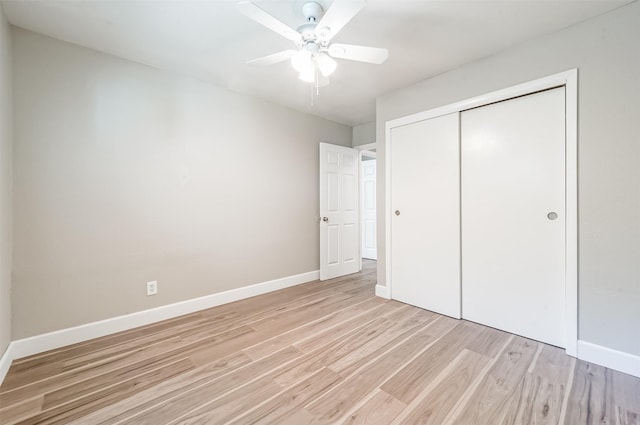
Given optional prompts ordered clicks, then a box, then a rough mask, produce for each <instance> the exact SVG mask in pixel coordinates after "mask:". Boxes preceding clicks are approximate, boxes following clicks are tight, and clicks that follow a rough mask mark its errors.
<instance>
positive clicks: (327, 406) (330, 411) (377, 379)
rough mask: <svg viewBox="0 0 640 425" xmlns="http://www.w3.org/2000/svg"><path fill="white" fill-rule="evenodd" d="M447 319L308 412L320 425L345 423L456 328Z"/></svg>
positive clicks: (336, 389) (354, 377) (356, 375)
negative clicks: (398, 372) (393, 377)
mask: <svg viewBox="0 0 640 425" xmlns="http://www.w3.org/2000/svg"><path fill="white" fill-rule="evenodd" d="M447 319H448V318H445V317H441V318H439V319H438V320H436V321H435V322H432V326H428V327H427V328H426V329H423V330H421V331H418V332H416V333H415V334H413V335H412V336H411V337H410V338H408V339H407V340H405V341H403V342H401V343H399V344H398V345H397V346H396V347H394V348H393V349H391V350H390V351H388V352H387V353H385V354H383V355H381V357H379V358H377V359H375V361H374V362H372V363H370V364H369V365H367V366H365V367H363V368H361V369H360V370H358V371H357V372H356V373H354V374H353V375H352V376H350V377H348V378H347V379H345V381H344V382H342V383H341V384H339V385H337V386H336V387H334V389H333V390H331V391H329V392H328V393H326V394H324V395H323V396H321V397H320V398H318V399H317V400H316V401H314V402H313V403H310V404H309V405H307V406H305V408H306V409H307V410H308V411H309V412H311V413H312V414H314V415H315V416H316V419H317V421H318V422H320V423H335V422H337V421H339V420H341V419H342V418H343V416H344V415H346V414H347V412H348V411H349V410H350V406H353V405H354V404H356V403H358V402H359V401H361V400H362V398H364V397H365V396H366V395H367V394H369V393H371V392H372V391H373V390H375V389H376V388H378V387H379V386H380V384H382V383H383V382H384V381H385V380H386V379H388V378H389V376H390V375H391V374H393V373H394V371H395V370H397V369H398V368H399V367H400V366H401V365H404V364H405V363H406V362H408V361H410V360H411V359H412V358H413V357H414V356H416V355H418V354H419V353H420V352H422V351H423V350H424V348H425V347H428V346H429V344H430V343H432V342H434V341H435V340H438V339H439V338H441V337H442V336H443V333H446V332H449V331H450V330H451V328H452V326H446V325H447V324H448V323H447V322H449V321H453V319H449V320H447ZM453 322H454V323H455V321H453ZM436 325H439V326H436Z"/></svg>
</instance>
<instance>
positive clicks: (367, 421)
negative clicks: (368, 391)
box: [341, 390, 406, 425]
mask: <svg viewBox="0 0 640 425" xmlns="http://www.w3.org/2000/svg"><path fill="white" fill-rule="evenodd" d="M405 407H406V405H405V404H404V403H402V402H401V401H400V400H398V399H396V398H395V397H392V396H390V395H389V394H387V393H385V392H384V391H382V390H376V391H375V394H374V395H373V397H371V398H370V399H369V400H367V402H366V403H364V404H363V405H362V406H361V407H359V408H358V409H356V410H355V411H354V412H353V413H351V414H349V415H348V416H347V418H346V419H345V420H344V421H342V422H341V424H342V425H388V424H390V423H391V422H392V421H393V419H394V418H395V417H396V416H397V415H398V414H399V413H400V412H401V411H402V410H403V409H404V408H405Z"/></svg>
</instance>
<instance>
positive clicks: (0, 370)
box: [0, 342, 15, 384]
mask: <svg viewBox="0 0 640 425" xmlns="http://www.w3.org/2000/svg"><path fill="white" fill-rule="evenodd" d="M13 359H15V356H14V355H13V342H10V343H9V345H8V346H7V349H6V350H4V354H2V357H1V358H0V384H2V381H4V377H5V376H6V375H7V372H8V371H9V367H11V362H12V361H13Z"/></svg>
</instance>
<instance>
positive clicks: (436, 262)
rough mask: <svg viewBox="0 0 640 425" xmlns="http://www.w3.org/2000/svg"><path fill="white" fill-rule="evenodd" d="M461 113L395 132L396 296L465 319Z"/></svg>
mask: <svg viewBox="0 0 640 425" xmlns="http://www.w3.org/2000/svg"><path fill="white" fill-rule="evenodd" d="M458 115H459V114H458V113H457V112H456V113H453V114H449V115H444V116H440V117H437V118H432V119H428V120H423V121H419V122H415V123H411V124H407V125H404V126H400V127H396V128H394V129H393V130H392V131H391V139H390V140H391V146H390V150H389V151H387V152H388V153H387V154H388V155H390V157H391V158H390V162H391V168H390V171H391V173H390V174H391V175H390V178H391V192H390V195H391V206H392V207H391V210H392V215H391V240H390V243H391V246H392V251H391V257H390V258H389V257H388V258H389V262H390V264H391V279H392V281H393V287H392V288H391V298H393V299H396V300H399V301H402V302H405V303H408V304H412V305H415V306H418V307H421V308H425V309H427V310H431V311H435V312H437V313H441V314H445V315H447V316H451V317H455V318H460V202H459V201H460V197H459V188H460V181H459V119H458Z"/></svg>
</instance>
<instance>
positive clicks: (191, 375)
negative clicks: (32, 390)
mask: <svg viewBox="0 0 640 425" xmlns="http://www.w3.org/2000/svg"><path fill="white" fill-rule="evenodd" d="M291 352H293V353H296V355H297V351H296V350H295V349H293V348H291ZM287 354H288V353H287V352H286V351H284V352H283V356H284V357H286V356H287ZM249 363H251V359H249V358H248V357H247V356H246V355H244V354H243V353H241V352H238V353H234V354H232V355H230V356H228V357H226V358H223V359H220V360H218V361H214V362H211V363H209V364H207V365H206V366H202V367H198V368H195V369H193V370H192V371H189V372H186V373H183V374H182V375H181V376H177V377H174V378H172V379H168V380H166V381H164V382H161V383H159V384H158V385H156V386H154V387H152V388H149V389H146V390H142V391H139V392H137V393H136V394H134V395H132V396H130V397H128V398H126V399H123V400H121V401H118V402H116V403H113V404H110V405H109V406H106V407H103V408H102V409H99V410H97V411H95V412H93V413H91V414H89V415H86V416H83V417H82V418H81V419H80V420H79V421H77V422H75V421H74V422H71V424H74V425H98V424H107V423H116V422H119V421H122V420H124V419H126V418H129V417H132V416H134V415H136V414H138V413H140V412H142V411H145V410H148V409H151V408H153V407H154V406H157V405H160V404H162V403H163V402H164V401H165V400H169V399H172V398H174V397H177V396H178V395H180V394H182V393H183V392H187V391H190V390H192V389H194V388H197V387H199V386H202V385H204V384H206V383H208V382H211V381H214V380H215V379H217V378H220V377H221V376H223V375H227V374H229V373H231V372H233V371H235V370H237V369H239V368H241V367H243V366H246V365H248V364H249Z"/></svg>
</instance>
